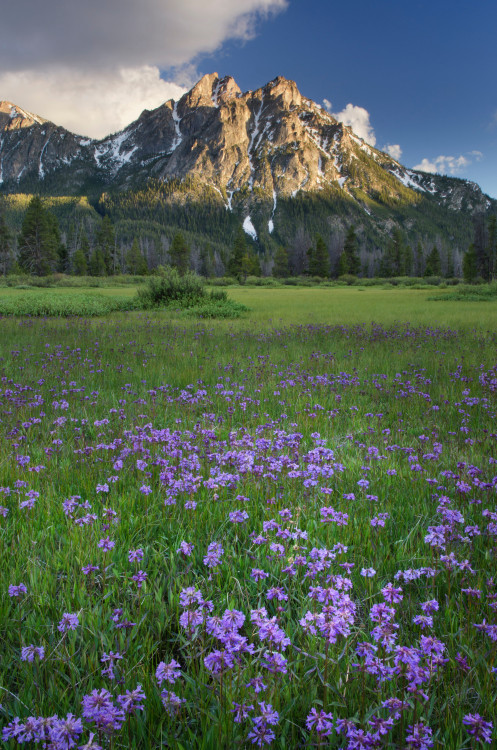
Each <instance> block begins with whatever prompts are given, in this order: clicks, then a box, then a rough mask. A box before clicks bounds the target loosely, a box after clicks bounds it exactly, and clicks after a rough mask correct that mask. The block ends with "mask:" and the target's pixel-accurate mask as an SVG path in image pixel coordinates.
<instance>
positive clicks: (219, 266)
mask: <svg viewBox="0 0 497 750" xmlns="http://www.w3.org/2000/svg"><path fill="white" fill-rule="evenodd" d="M4 208H5V207H3V206H2V204H1V203H0V273H1V274H2V275H6V274H22V273H26V274H32V275H35V276H46V275H48V274H52V273H56V272H60V273H65V274H71V275H75V276H94V277H106V276H115V275H119V274H131V275H136V276H143V275H147V274H149V273H152V272H153V271H154V269H156V268H157V267H159V266H164V265H170V266H172V267H175V268H177V269H178V271H179V272H180V273H184V272H185V271H187V270H189V269H190V270H193V271H196V272H197V273H198V274H200V275H202V276H204V277H206V278H213V277H222V276H230V277H233V278H236V279H237V280H238V281H241V282H243V281H244V280H245V279H246V278H247V277H248V276H255V277H258V276H266V277H267V276H273V277H275V278H288V277H300V276H303V275H308V276H309V277H315V278H321V279H327V278H331V279H337V278H342V277H345V276H352V277H362V278H373V277H381V278H386V279H388V278H396V277H445V278H454V277H461V276H463V277H464V278H465V280H467V281H469V282H474V281H476V280H478V279H481V280H482V281H490V280H492V279H493V278H495V276H496V274H497V220H496V216H495V215H493V214H492V215H490V216H489V217H488V218H487V217H485V216H484V215H483V214H479V215H476V216H475V217H474V218H473V225H474V226H473V242H472V243H471V244H470V246H469V247H468V248H467V249H466V250H465V252H462V251H461V250H459V249H458V248H456V249H452V248H451V247H450V246H449V247H447V245H446V244H445V243H442V242H440V241H439V242H435V243H433V244H432V245H431V246H430V245H427V243H426V242H424V243H422V242H421V241H419V240H418V241H417V242H416V243H415V244H414V246H412V245H411V244H410V242H409V241H408V238H407V237H406V236H405V235H404V233H403V232H402V231H401V229H400V228H398V227H397V226H394V227H393V229H392V231H391V236H390V238H389V240H388V241H387V243H386V246H385V247H384V248H381V249H380V250H379V249H378V248H377V249H376V250H375V251H371V250H368V249H365V247H364V246H361V243H360V237H361V230H360V228H359V230H356V228H355V226H354V225H353V224H351V225H349V227H348V229H347V231H346V232H343V231H341V230H337V231H336V232H335V233H331V235H330V236H329V238H328V242H326V241H325V239H323V236H322V234H320V233H316V234H315V235H314V236H311V234H310V232H309V231H306V230H305V229H304V228H303V227H300V228H298V229H297V231H296V232H295V234H294V236H293V237H292V238H290V240H289V241H288V242H286V243H285V244H283V243H278V242H275V243H274V244H273V247H272V249H271V252H269V251H268V250H266V252H261V251H260V246H259V245H258V243H256V242H254V241H253V240H252V238H250V237H249V236H248V235H247V234H246V233H245V231H244V230H243V227H242V225H241V224H240V223H239V222H237V220H236V217H234V216H233V215H232V214H231V213H230V212H227V211H226V212H225V214H226V224H225V225H224V227H223V229H224V230H228V229H229V234H231V236H232V241H231V243H230V244H229V245H227V244H226V242H216V241H212V240H208V239H203V238H202V235H201V232H200V230H201V222H197V223H194V229H195V232H191V231H189V230H188V229H184V230H182V229H181V228H179V229H178V227H176V228H174V229H173V230H171V228H170V229H169V231H167V230H165V229H164V228H163V227H161V226H160V225H154V224H153V223H152V224H151V223H150V222H147V221H143V222H142V221H140V220H139V219H138V218H136V219H135V220H132V218H128V219H125V218H121V217H119V218H118V220H115V221H113V220H112V218H111V215H109V214H105V215H104V216H103V217H99V216H98V214H97V218H98V221H95V220H92V221H91V222H90V221H88V219H87V218H85V217H83V218H80V219H79V220H77V221H74V220H72V221H71V222H70V223H69V224H68V226H67V227H66V228H65V230H64V231H61V228H60V226H59V221H58V218H57V216H56V213H55V211H54V210H53V209H52V208H51V206H50V205H49V204H48V203H47V202H45V201H44V200H43V199H41V198H40V197H39V196H34V197H32V198H31V200H30V201H29V203H28V205H27V207H26V209H25V211H24V215H23V220H22V226H21V228H20V230H19V231H18V232H15V231H13V230H12V228H10V227H9V225H8V223H7V221H6V218H5V210H4ZM211 209H212V214H213V215H215V216H217V215H218V212H216V210H214V209H213V207H211ZM197 218H198V217H197ZM202 218H203V220H204V221H209V211H208V209H207V207H206V212H205V214H204V215H203V217H202ZM221 224H222V222H220V223H219V228H221ZM191 225H192V222H190V226H191Z"/></svg>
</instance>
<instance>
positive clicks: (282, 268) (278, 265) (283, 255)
mask: <svg viewBox="0 0 497 750" xmlns="http://www.w3.org/2000/svg"><path fill="white" fill-rule="evenodd" d="M289 273H290V270H289V267H288V252H287V251H286V250H285V248H284V247H283V245H280V246H279V247H278V249H277V250H276V252H275V254H274V265H273V276H274V277H275V278H278V279H281V278H285V277H286V276H288V275H289Z"/></svg>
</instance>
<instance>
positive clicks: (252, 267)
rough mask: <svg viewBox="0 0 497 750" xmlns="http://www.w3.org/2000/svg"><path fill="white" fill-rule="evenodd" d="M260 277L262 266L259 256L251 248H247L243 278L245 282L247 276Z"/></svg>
mask: <svg viewBox="0 0 497 750" xmlns="http://www.w3.org/2000/svg"><path fill="white" fill-rule="evenodd" d="M260 275H261V264H260V261H259V256H258V255H257V254H256V253H255V252H254V251H253V250H252V248H251V247H247V249H246V251H245V253H244V255H243V258H242V266H241V276H242V277H243V280H245V279H246V278H247V276H260Z"/></svg>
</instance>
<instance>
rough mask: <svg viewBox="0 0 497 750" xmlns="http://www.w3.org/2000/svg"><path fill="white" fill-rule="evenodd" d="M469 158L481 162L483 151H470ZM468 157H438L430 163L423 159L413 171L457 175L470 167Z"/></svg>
mask: <svg viewBox="0 0 497 750" xmlns="http://www.w3.org/2000/svg"><path fill="white" fill-rule="evenodd" d="M468 156H472V157H473V158H476V160H477V161H479V160H480V159H481V158H482V156H483V154H482V153H481V151H470V153H469V154H468ZM468 156H464V155H462V154H461V155H460V156H437V157H436V158H435V159H433V160H432V161H430V160H429V159H426V158H424V159H422V160H421V162H420V163H419V164H416V166H415V167H413V169H419V170H421V171H422V172H430V173H432V174H435V173H436V172H437V173H438V174H457V173H458V172H460V171H461V170H462V169H464V168H465V167H469V165H470V164H471V161H472V160H471V159H469V158H468Z"/></svg>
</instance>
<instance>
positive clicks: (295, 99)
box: [262, 76, 303, 109]
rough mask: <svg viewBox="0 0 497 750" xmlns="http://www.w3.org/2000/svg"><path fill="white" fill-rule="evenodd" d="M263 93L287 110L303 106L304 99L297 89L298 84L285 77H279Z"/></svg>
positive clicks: (267, 85) (264, 88)
mask: <svg viewBox="0 0 497 750" xmlns="http://www.w3.org/2000/svg"><path fill="white" fill-rule="evenodd" d="M262 91H263V92H264V95H265V96H267V97H268V98H270V99H272V100H273V101H274V102H275V103H277V104H279V105H280V106H282V107H284V108H286V109H292V108H293V107H300V106H301V105H302V100H303V97H302V94H301V93H300V91H299V90H298V88H297V84H296V83H295V81H291V80H289V79H288V78H284V77H283V76H277V78H275V79H274V80H272V81H270V82H269V83H268V84H266V85H265V86H264V87H263V89H262Z"/></svg>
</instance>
